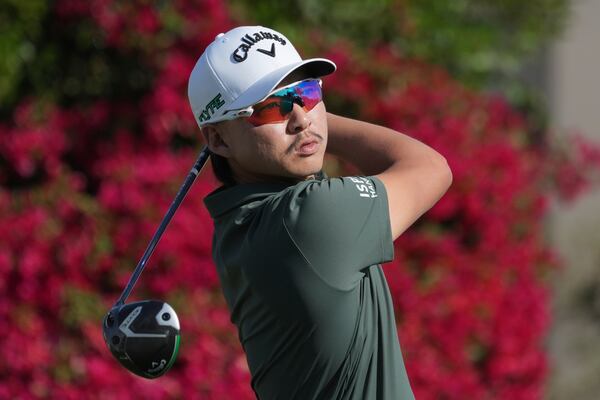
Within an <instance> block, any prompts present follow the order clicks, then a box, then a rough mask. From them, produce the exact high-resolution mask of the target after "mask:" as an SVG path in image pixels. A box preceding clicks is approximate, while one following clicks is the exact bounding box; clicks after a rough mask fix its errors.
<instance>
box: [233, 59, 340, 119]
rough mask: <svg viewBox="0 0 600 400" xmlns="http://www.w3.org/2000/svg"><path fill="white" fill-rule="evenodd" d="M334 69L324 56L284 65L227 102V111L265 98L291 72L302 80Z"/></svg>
mask: <svg viewBox="0 0 600 400" xmlns="http://www.w3.org/2000/svg"><path fill="white" fill-rule="evenodd" d="M335 69H336V65H335V64H334V63H333V61H330V60H328V59H326V58H311V59H308V60H304V61H300V62H297V63H293V64H289V65H286V66H285V67H281V68H279V69H276V70H275V71H272V72H271V73H269V74H267V75H265V76H264V77H263V78H261V79H260V80H258V81H256V82H255V83H254V84H253V85H252V86H250V87H249V88H248V89H247V90H246V91H245V92H244V93H242V94H241V95H240V96H239V97H238V98H237V99H235V100H234V101H233V102H232V103H231V104H229V107H228V108H227V111H234V110H241V109H243V108H246V107H249V106H251V105H253V104H256V103H258V102H260V101H262V100H264V99H266V98H267V97H268V96H269V93H271V92H272V91H273V89H275V88H276V87H277V85H279V83H281V81H283V80H284V79H285V78H287V77H288V76H289V75H291V74H292V73H294V74H297V75H298V77H299V79H298V80H302V79H310V78H320V77H322V76H325V75H329V74H331V73H333V72H334V71H335Z"/></svg>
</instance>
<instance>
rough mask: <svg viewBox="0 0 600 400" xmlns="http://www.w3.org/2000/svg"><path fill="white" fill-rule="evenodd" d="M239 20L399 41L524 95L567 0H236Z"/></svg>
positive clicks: (458, 71) (477, 82)
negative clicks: (528, 68)
mask: <svg viewBox="0 0 600 400" xmlns="http://www.w3.org/2000/svg"><path fill="white" fill-rule="evenodd" d="M229 3H230V4H231V7H232V9H233V10H234V12H236V13H237V16H238V18H239V19H240V20H243V21H246V22H248V23H257V24H265V25H268V26H271V27H273V28H275V29H279V30H281V31H283V32H285V33H286V35H287V36H288V37H289V38H290V39H291V40H292V41H294V42H299V43H301V42H302V41H303V40H307V39H308V38H310V36H308V35H306V34H305V33H306V31H315V32H319V34H320V35H321V36H322V37H323V38H324V39H325V40H328V41H336V40H349V41H351V42H353V43H354V44H356V45H357V47H358V48H361V49H364V50H365V51H366V50H367V49H368V48H369V47H371V46H374V45H378V44H380V43H390V44H392V45H393V46H394V47H395V48H396V49H397V50H398V51H399V52H400V53H401V54H403V55H405V56H407V57H409V58H415V57H416V58H420V59H423V60H426V61H428V62H431V63H434V64H437V65H440V66H443V67H444V68H445V69H446V70H448V71H449V72H450V74H451V75H452V76H453V77H454V78H457V79H459V80H461V81H462V82H463V83H465V84H467V85H468V86H471V87H475V88H483V89H500V90H502V91H503V92H504V93H505V94H506V95H507V96H508V97H509V98H512V99H513V100H517V101H518V99H515V96H518V95H523V93H522V91H521V90H519V87H522V86H523V84H524V83H523V82H521V81H519V78H520V74H521V73H522V70H523V66H524V64H525V63H526V62H527V61H528V60H529V59H530V58H531V57H534V56H535V55H537V52H538V51H539V50H540V49H541V48H543V46H545V45H546V44H547V43H548V42H549V41H550V40H551V39H553V38H555V37H556V36H557V34H559V33H560V32H561V30H562V28H563V26H564V24H565V21H566V19H567V16H568V11H569V2H568V1H567V0H530V1H520V0H453V1H439V0H413V1H410V0H367V1H364V0H293V1H286V2H282V1H279V0H262V1H260V2H249V1H240V0H230V1H229Z"/></svg>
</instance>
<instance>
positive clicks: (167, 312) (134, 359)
mask: <svg viewBox="0 0 600 400" xmlns="http://www.w3.org/2000/svg"><path fill="white" fill-rule="evenodd" d="M209 157H210V151H209V150H208V147H206V146H205V147H204V148H203V149H202V151H201V152H200V155H199V156H198V159H197V160H196V162H195V164H194V166H193V167H192V169H191V170H190V172H189V173H188V175H187V177H186V179H185V181H184V182H183V184H182V185H181V187H180V188H179V191H178V192H177V195H176V196H175V199H174V200H173V203H171V206H170V207H169V209H168V210H167V213H166V214H165V216H164V217H163V219H162V221H161V223H160V225H159V226H158V229H157V230H156V232H155V233H154V236H153V237H152V239H151V240H150V243H149V244H148V247H147V248H146V251H144V254H143V255H142V258H141V259H140V261H139V262H138V264H137V266H136V268H135V270H134V271H133V274H132V275H131V278H129V282H127V286H125V289H124V290H123V292H122V293H121V296H120V297H119V299H118V300H117V302H116V303H115V304H114V306H113V307H112V308H111V310H110V311H109V312H108V314H106V316H105V317H104V320H103V324H102V334H103V336H104V341H105V342H106V345H107V346H108V348H109V350H110V351H111V353H112V354H113V355H114V356H115V358H116V359H117V361H119V363H121V365H123V366H124V367H125V368H127V369H128V370H130V371H131V372H133V373H135V374H136V375H139V376H142V377H144V378H149V379H153V378H157V377H159V376H161V375H163V374H164V373H166V372H167V371H168V370H169V369H170V368H171V366H172V365H173V363H174V362H175V358H176V357H177V353H178V351H179V341H180V326H179V319H178V317H177V314H176V313H175V310H174V309H173V308H172V307H171V306H170V305H169V304H167V303H166V302H163V301H160V300H144V301H138V302H134V303H129V304H125V301H126V300H127V298H128V297H129V294H130V293H131V291H132V289H133V287H134V286H135V283H136V282H137V280H138V278H139V277H140V275H141V273H142V271H143V270H144V267H145V266H146V263H147V262H148V259H149V258H150V256H151V255H152V252H153V251H154V248H155V247H156V245H157V243H158V241H159V240H160V238H161V236H162V234H163V233H164V231H165V229H166V228H167V226H168V225H169V222H170V221H171V219H172V218H173V215H174V214H175V212H176V211H177V209H178V208H179V205H180V204H181V202H182V201H183V199H184V198H185V195H186V194H187V192H188V191H189V189H190V187H191V186H192V184H193V183H194V180H195V179H196V177H197V176H198V174H199V173H200V171H201V170H202V168H203V167H204V165H205V164H206V161H207V160H208V158H209Z"/></svg>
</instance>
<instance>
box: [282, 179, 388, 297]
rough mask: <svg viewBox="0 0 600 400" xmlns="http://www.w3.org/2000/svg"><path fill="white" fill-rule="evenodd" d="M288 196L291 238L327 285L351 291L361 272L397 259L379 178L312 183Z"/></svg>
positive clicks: (384, 193)
mask: <svg viewBox="0 0 600 400" xmlns="http://www.w3.org/2000/svg"><path fill="white" fill-rule="evenodd" d="M289 196H290V197H289V202H288V203H287V209H286V212H285V215H284V225H285V228H286V230H287V233H288V234H289V235H290V237H291V239H292V240H293V242H294V244H295V245H296V247H297V248H298V250H299V251H300V252H301V253H302V255H303V256H304V258H305V259H306V261H307V262H308V264H310V266H311V267H312V268H313V269H314V270H315V271H316V272H317V274H319V276H320V277H321V278H322V279H323V280H325V281H326V282H327V283H328V284H330V285H332V286H335V287H338V288H341V289H348V288H351V287H353V286H354V285H355V284H356V283H357V282H358V281H359V280H360V279H361V278H362V276H363V273H362V272H361V270H363V269H365V268H367V267H369V266H371V265H374V264H379V263H383V262H387V261H391V260H392V259H393V258H394V246H393V241H392V232H391V227H390V219H389V209H388V200H387V193H386V190H385V186H384V185H383V182H381V181H380V180H379V179H378V178H376V177H373V176H370V177H362V176H353V177H341V178H330V179H324V180H321V181H311V182H309V183H306V184H300V185H297V187H296V189H295V190H293V191H292V192H291V193H290V195H289Z"/></svg>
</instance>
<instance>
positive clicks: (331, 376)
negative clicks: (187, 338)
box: [188, 26, 452, 400]
mask: <svg viewBox="0 0 600 400" xmlns="http://www.w3.org/2000/svg"><path fill="white" fill-rule="evenodd" d="M335 68H336V66H335V64H334V63H333V62H331V61H329V60H326V59H322V58H314V59H307V60H303V59H302V58H301V57H300V55H299V54H298V52H297V51H296V50H295V49H294V47H293V46H292V43H290V41H289V40H288V39H287V38H286V37H285V36H284V35H283V34H281V33H279V32H276V31H274V30H272V29H269V28H266V27H261V26H244V27H238V28H235V29H233V30H231V31H229V32H227V33H224V34H219V35H218V36H217V37H216V38H215V40H214V41H213V42H212V43H211V44H210V45H209V46H208V47H207V48H206V50H205V51H204V53H203V54H202V56H201V57H200V58H199V60H198V62H197V63H196V65H195V67H194V69H193V71H192V73H191V76H190V79H189V86H188V96H189V100H190V104H191V108H192V111H193V113H194V117H195V119H196V121H197V123H198V125H199V126H200V128H201V130H202V134H203V136H204V139H205V140H206V143H207V145H208V147H209V149H210V151H211V162H212V165H213V170H214V173H215V175H216V176H217V178H218V179H219V180H220V181H221V182H222V183H223V185H222V186H221V187H219V188H218V189H216V190H215V191H214V192H212V193H211V194H210V195H208V196H207V197H206V199H205V204H206V207H207V208H208V210H209V212H210V215H211V217H212V218H213V220H214V228H215V230H214V237H213V254H212V255H213V259H214V262H215V264H216V268H217V270H218V275H219V279H220V282H221V285H222V290H223V293H224V296H225V299H226V301H227V304H228V307H229V311H230V312H231V321H232V322H233V323H234V324H235V325H236V327H237V330H238V335H239V340H240V342H241V345H242V347H243V349H244V351H245V353H246V358H247V362H248V366H249V369H250V373H251V375H252V381H251V385H252V389H253V390H254V392H255V394H256V396H257V398H259V399H269V400H270V399H285V400H289V399H299V400H310V399H387V400H406V399H413V398H414V396H413V393H412V390H411V387H410V383H409V379H408V376H407V373H406V369H405V366H404V362H403V360H402V353H401V350H400V343H399V339H398V334H397V330H396V323H395V318H394V310H393V304H392V299H391V297H390V292H389V289H388V285H387V282H386V279H385V276H384V274H383V270H382V268H381V265H380V264H381V263H385V262H388V261H391V260H392V259H393V257H394V247H393V241H394V239H396V238H397V237H398V236H399V235H400V234H402V232H404V231H405V230H406V229H407V228H408V227H409V226H411V224H413V223H414V222H415V220H417V219H418V218H419V217H420V216H421V215H422V214H423V213H425V212H426V211H427V210H428V209H430V208H431V207H432V206H433V205H434V204H435V203H436V202H437V201H438V200H439V199H440V198H441V196H442V195H443V194H444V193H445V192H446V190H447V189H448V187H449V186H450V184H451V182H452V173H451V171H450V169H449V167H448V164H447V162H446V160H445V158H444V157H443V156H442V155H440V154H439V153H437V152H436V151H435V150H433V149H432V148H430V147H428V146H427V145H425V144H423V143H421V142H419V141H417V140H415V139H412V138H410V137H408V136H406V135H404V134H401V133H399V132H395V131H393V130H390V129H388V128H385V127H381V126H377V125H373V124H370V123H366V122H362V121H357V120H353V119H349V118H345V117H342V116H337V115H333V114H331V113H327V111H326V109H325V104H324V103H323V100H322V91H323V90H326V86H325V87H324V86H323V84H322V82H321V80H320V78H321V77H323V76H326V75H328V74H331V73H333V72H334V71H335ZM326 151H327V152H329V153H331V154H333V155H335V156H338V157H340V158H342V159H344V160H346V161H348V162H350V163H352V164H354V165H355V166H356V167H357V168H358V170H359V171H360V173H361V174H362V175H360V176H344V177H327V176H325V175H324V174H323V172H322V167H323V157H324V154H325V152H326Z"/></svg>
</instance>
